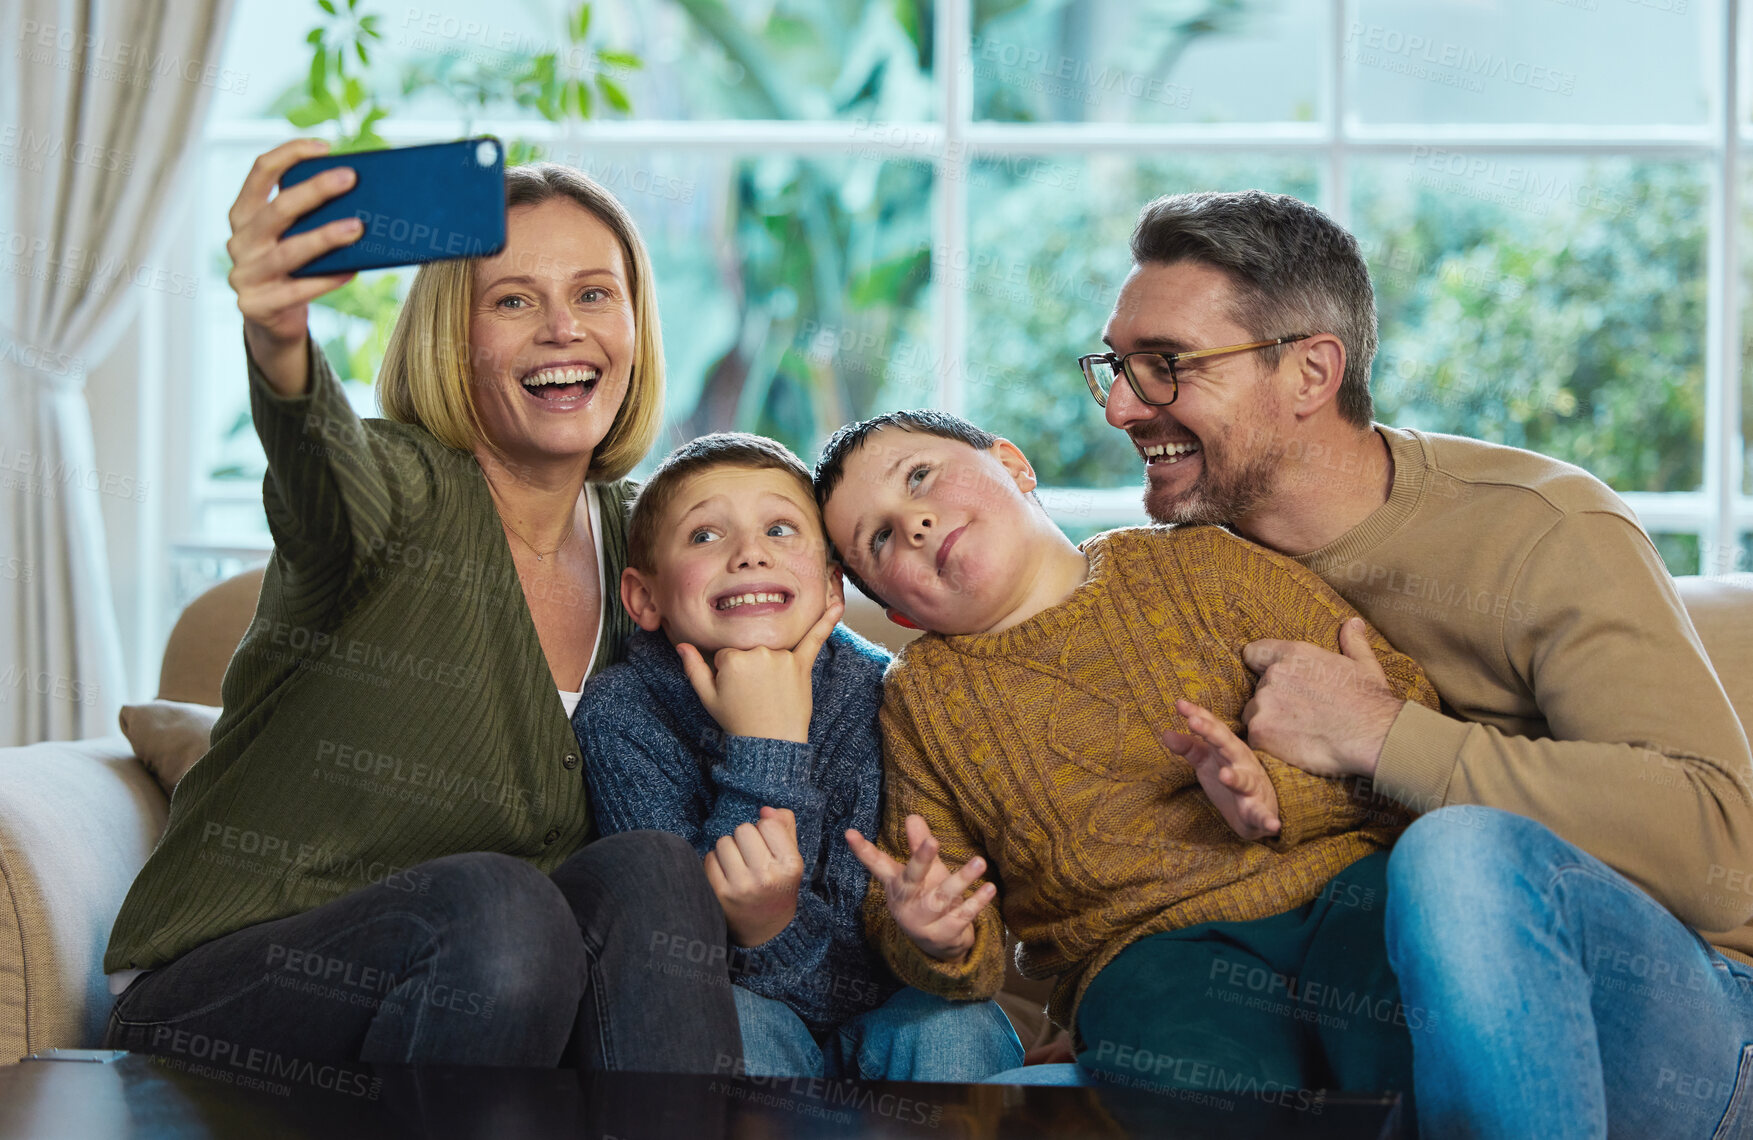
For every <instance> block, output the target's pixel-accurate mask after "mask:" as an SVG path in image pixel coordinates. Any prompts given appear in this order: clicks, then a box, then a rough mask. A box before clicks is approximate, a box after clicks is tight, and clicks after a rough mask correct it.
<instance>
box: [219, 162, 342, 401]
mask: <svg viewBox="0 0 1753 1140" xmlns="http://www.w3.org/2000/svg"><path fill="white" fill-rule="evenodd" d="M328 152H329V144H328V143H326V142H324V141H323V140H321V139H294V140H293V141H291V142H288V143H282V144H281V145H279V146H277V147H275V148H274V149H273V150H271V151H268V152H267V153H266V154H263V155H261V156H260V157H258V158H257V159H256V164H255V165H254V166H253V167H251V168H250V173H249V177H247V178H245V179H244V183H243V189H242V190H241V191H239V192H238V195H237V201H236V202H234V203H232V207H231V214H230V218H231V238H230V240H229V241H227V242H226V243H225V251H226V252H227V253H228V254H230V255H231V274H230V275H229V277H228V278H227V280H228V281H229V282H230V283H231V287H232V289H233V290H234V291H235V292H236V293H237V307H238V309H239V311H241V312H242V313H243V319H244V324H243V334H244V339H245V341H247V342H248V344H249V349H250V354H251V355H252V356H254V357H255V359H256V363H257V364H258V365H259V366H260V367H261V369H262V371H263V372H264V373H265V374H266V375H267V377H268V382H269V383H270V384H272V385H273V386H274V390H275V391H276V392H278V393H280V394H281V395H282V396H298V395H302V394H303V393H304V390H305V385H306V383H307V379H308V376H309V370H310V357H309V355H308V353H307V349H306V344H307V335H306V329H307V326H308V323H309V314H310V303H311V301H312V300H313V299H315V298H317V297H320V296H322V295H323V294H324V293H328V292H330V291H332V290H335V289H339V288H340V287H341V286H342V285H345V284H346V283H347V282H348V281H351V280H352V279H353V277H354V275H353V274H352V273H337V274H333V275H331V276H328V277H293V276H292V271H293V270H294V269H297V268H298V267H299V266H301V265H304V264H305V263H306V262H308V261H310V260H311V259H312V258H314V257H317V256H319V255H321V254H324V253H327V252H328V251H329V250H332V249H338V248H340V247H341V246H344V245H348V244H351V243H352V242H355V241H357V240H359V236H360V233H361V232H362V229H363V227H362V226H361V225H360V223H359V221H358V220H357V219H355V218H344V219H341V220H340V221H335V222H330V223H329V224H328V225H326V226H322V227H319V228H318V229H314V230H311V231H309V232H307V233H302V234H295V235H293V236H292V237H289V238H284V239H282V235H283V234H284V233H285V232H286V230H287V228H288V227H289V226H291V225H292V223H293V222H295V221H297V220H298V219H299V218H300V217H302V216H303V215H305V214H307V213H309V212H310V211H311V210H314V209H316V208H317V207H318V206H320V205H322V204H323V203H324V202H327V201H328V200H329V199H331V198H335V197H338V196H339V195H341V194H344V193H346V192H347V191H348V190H349V189H350V188H351V187H352V185H353V180H354V174H353V171H352V170H350V169H347V168H345V167H338V168H336V169H334V170H329V171H325V172H324V173H322V174H320V175H318V176H317V177H315V178H310V179H307V180H305V181H303V182H300V183H298V184H297V185H295V186H292V187H289V188H288V189H287V190H285V191H284V192H282V193H281V194H279V195H277V196H274V197H273V198H272V199H271V200H270V197H269V196H270V194H272V193H273V190H274V187H275V186H276V185H278V184H279V181H280V176H281V175H282V174H284V173H286V170H287V169H288V168H289V167H291V166H292V165H293V164H294V163H296V162H300V161H302V160H304V159H307V158H315V157H316V156H318V155H323V154H327V153H328Z"/></svg>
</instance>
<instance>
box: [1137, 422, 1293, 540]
mask: <svg viewBox="0 0 1753 1140" xmlns="http://www.w3.org/2000/svg"><path fill="white" fill-rule="evenodd" d="M1283 453H1284V447H1283V445H1282V444H1280V443H1279V442H1278V441H1277V440H1274V441H1273V442H1272V443H1270V444H1268V445H1266V446H1265V447H1263V448H1261V449H1260V450H1259V451H1257V452H1255V453H1254V454H1253V455H1252V456H1251V457H1249V458H1248V459H1247V460H1246V461H1245V462H1242V463H1241V464H1240V466H1235V467H1233V469H1231V468H1232V465H1231V464H1229V463H1226V462H1224V459H1225V448H1224V447H1223V446H1221V445H1218V444H1217V443H1216V442H1215V441H1205V440H1202V441H1200V446H1199V462H1200V468H1201V469H1200V472H1199V478H1198V479H1195V480H1194V481H1193V485H1192V486H1191V487H1188V488H1187V489H1186V490H1184V491H1180V492H1174V493H1171V492H1168V491H1159V490H1158V489H1157V488H1156V486H1155V485H1154V484H1152V483H1150V482H1148V481H1147V482H1146V484H1145V492H1144V512H1145V514H1147V515H1149V516H1150V517H1151V520H1152V521H1153V522H1158V523H1180V524H1184V525H1194V524H1201V523H1204V524H1215V525H1218V526H1230V525H1233V524H1234V523H1235V522H1236V520H1238V519H1241V518H1246V517H1247V516H1248V515H1250V514H1252V513H1254V511H1255V510H1257V509H1259V507H1260V506H1261V505H1262V504H1264V503H1265V502H1266V501H1267V500H1268V499H1269V498H1271V497H1272V486H1273V481H1274V479H1275V478H1276V477H1277V474H1278V461H1279V459H1280V458H1281V457H1282V455H1283ZM1147 479H1148V476H1147Z"/></svg>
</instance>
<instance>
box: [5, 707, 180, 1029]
mask: <svg viewBox="0 0 1753 1140" xmlns="http://www.w3.org/2000/svg"><path fill="white" fill-rule="evenodd" d="M168 808H169V804H168V802H167V801H166V799H165V796H164V793H163V792H162V791H160V790H159V788H158V785H157V784H155V783H154V782H153V780H152V777H151V776H149V775H148V774H147V772H146V769H145V768H142V767H141V766H140V764H139V762H138V761H137V760H135V759H134V753H133V749H132V748H130V747H129V746H128V742H127V741H126V740H125V739H123V738H122V737H120V736H107V737H104V738H103V739H101V740H82V741H78V742H74V743H49V744H33V745H31V746H29V747H27V748H5V749H0V1064H9V1063H11V1062H13V1061H15V1060H17V1059H18V1058H19V1057H21V1056H23V1055H24V1054H26V1053H29V1052H32V1051H34V1050H37V1049H46V1048H50V1047H54V1046H63V1047H68V1046H73V1047H79V1046H83V1047H95V1046H96V1045H97V1044H98V1041H99V1038H101V1037H102V1035H103V1027H104V1021H105V1019H106V1018H107V1017H108V1016H109V1009H110V996H109V991H108V989H107V986H106V983H105V980H104V973H103V952H104V948H105V947H106V946H107V945H108V943H109V939H110V924H111V923H113V922H114V921H115V918H116V912H117V911H118V910H120V909H121V907H122V899H123V897H124V896H126V895H127V893H128V887H129V886H130V885H131V884H132V883H133V881H134V876H135V874H137V873H138V872H139V870H140V867H141V865H142V864H144V863H145V862H146V857H147V855H149V854H151V852H152V848H153V846H154V845H155V844H156V843H157V842H158V836H159V834H160V833H161V832H162V831H163V830H164V822H165V817H166V815H167V813H168Z"/></svg>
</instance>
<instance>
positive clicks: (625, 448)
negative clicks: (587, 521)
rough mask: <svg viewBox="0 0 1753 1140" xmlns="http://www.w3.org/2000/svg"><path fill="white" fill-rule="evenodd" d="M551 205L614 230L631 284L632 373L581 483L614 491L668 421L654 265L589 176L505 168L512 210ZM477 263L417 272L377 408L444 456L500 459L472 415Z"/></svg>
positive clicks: (624, 216)
mask: <svg viewBox="0 0 1753 1140" xmlns="http://www.w3.org/2000/svg"><path fill="white" fill-rule="evenodd" d="M553 198H570V199H572V200H573V201H574V202H577V203H578V204H579V205H580V206H583V207H584V208H585V209H586V210H589V211H590V212H591V214H593V215H594V216H595V217H596V218H597V219H598V220H600V221H601V222H602V223H603V224H604V225H605V226H608V227H609V231H610V232H611V233H613V234H614V235H615V236H616V237H617V238H619V239H620V241H621V253H622V256H623V258H624V259H625V260H626V263H627V273H628V277H629V278H630V280H629V281H628V283H627V284H628V286H629V287H630V289H631V290H632V296H633V336H634V341H633V374H632V376H631V377H630V378H629V380H628V383H627V395H626V397H625V398H624V399H623V400H622V401H621V407H620V410H619V411H618V412H616V414H615V422H614V423H613V424H611V425H609V431H608V434H607V435H605V436H603V438H602V441H601V442H600V443H598V444H597V445H596V448H595V450H594V451H592V452H591V457H590V468H589V469H588V470H587V471H586V472H585V476H584V477H585V479H586V480H587V481H589V482H592V483H609V482H613V481H614V480H616V479H621V478H624V477H625V476H626V475H627V473H628V472H629V471H631V470H633V468H634V467H635V466H637V465H638V463H639V461H640V460H642V459H644V458H645V453H646V452H648V451H650V450H651V445H652V444H653V443H654V442H655V441H656V439H657V433H658V428H659V427H660V426H661V425H662V421H663V333H662V330H661V328H660V327H659V326H658V320H657V289H656V286H655V285H654V284H653V282H652V279H651V258H650V257H649V256H648V255H647V254H646V252H645V243H644V242H643V241H641V240H640V238H639V230H638V229H637V228H636V227H635V226H634V225H633V219H632V217H630V216H629V215H628V213H627V210H626V208H625V207H623V206H622V205H621V203H620V202H618V201H616V200H615V197H614V195H612V194H610V193H609V192H608V191H607V190H605V189H604V188H603V187H602V186H600V185H599V184H598V183H597V182H596V181H594V180H593V179H592V178H591V177H590V176H589V175H587V174H585V173H583V172H582V171H578V170H574V169H573V168H572V167H570V166H561V165H559V164H558V163H553V162H537V163H532V164H530V165H528V166H512V167H507V168H506V171H505V208H506V210H508V211H509V210H513V209H516V208H517V207H519V206H535V205H539V204H540V203H542V202H546V201H549V200H550V199H553ZM479 261H480V259H479V258H473V257H470V258H458V259H453V260H450V261H431V262H427V263H426V264H425V265H422V266H421V267H420V271H419V272H418V273H416V274H415V275H414V284H413V286H412V287H411V288H409V290H408V299H407V300H406V301H404V302H403V303H402V311H401V314H400V315H399V316H398V317H397V318H396V327H395V330H394V331H393V332H391V333H390V340H389V345H388V346H387V347H386V348H385V350H384V357H383V366H382V367H381V368H380V369H379V370H378V374H377V402H378V407H380V408H381V409H383V414H384V418H386V419H390V420H394V421H395V422H397V423H403V424H414V425H417V426H419V427H423V428H425V429H426V430H427V431H429V432H431V433H432V435H433V436H434V438H436V439H437V440H438V441H439V442H440V443H442V444H444V445H445V446H446V447H453V448H456V449H457V450H458V451H469V452H472V451H474V450H475V449H476V447H477V446H481V445H485V446H486V447H488V448H491V449H493V450H495V451H497V448H496V447H494V444H493V442H492V441H491V440H489V439H488V438H487V433H486V430H485V429H484V428H483V427H482V425H481V416H480V411H479V409H478V408H477V407H476V403H475V384H474V368H473V360H474V353H473V351H472V350H471V346H470V344H469V313H470V309H471V307H472V306H473V304H474V290H475V267H476V265H477V264H479Z"/></svg>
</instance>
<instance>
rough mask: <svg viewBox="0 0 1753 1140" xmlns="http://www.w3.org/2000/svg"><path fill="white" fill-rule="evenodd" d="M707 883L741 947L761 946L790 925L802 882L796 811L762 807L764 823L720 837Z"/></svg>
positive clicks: (708, 859) (711, 853) (708, 862)
mask: <svg viewBox="0 0 1753 1140" xmlns="http://www.w3.org/2000/svg"><path fill="white" fill-rule="evenodd" d="M706 881H707V882H708V883H711V884H712V892H713V893H714V894H716V895H717V896H718V902H719V905H721V906H722V907H724V921H725V924H726V925H727V926H729V927H730V939H731V941H732V942H734V943H736V944H737V945H738V946H759V945H761V943H763V942H766V941H768V940H770V939H772V938H774V937H775V936H777V935H778V934H779V932H780V931H782V930H784V929H785V928H786V927H787V926H789V925H791V919H792V916H793V915H795V914H797V891H798V887H799V886H800V885H801V884H802V883H803V856H802V855H801V854H799V853H798V850H797V817H796V816H795V815H793V814H792V812H791V809H790V808H772V807H763V808H762V809H761V822H760V823H745V824H742V825H740V826H738V828H737V829H736V831H735V833H734V834H731V835H726V836H723V837H722V838H720V839H719V841H718V846H717V847H716V848H715V849H714V850H711V851H708V852H707V853H706Z"/></svg>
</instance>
